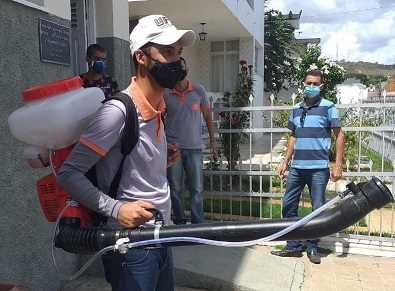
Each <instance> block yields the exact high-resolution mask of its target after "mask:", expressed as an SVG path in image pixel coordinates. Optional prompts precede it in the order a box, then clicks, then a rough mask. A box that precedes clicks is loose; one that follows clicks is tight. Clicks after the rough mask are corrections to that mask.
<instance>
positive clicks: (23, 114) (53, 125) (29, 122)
mask: <svg viewBox="0 0 395 291" xmlns="http://www.w3.org/2000/svg"><path fill="white" fill-rule="evenodd" d="M82 85H83V82H82V80H81V78H79V77H72V78H67V79H63V80H59V81H55V82H51V83H48V84H44V85H40V86H37V87H33V88H30V89H27V90H25V91H23V92H22V101H23V103H24V106H23V107H21V108H19V109H17V110H16V111H14V112H13V113H12V114H11V115H10V116H9V118H8V124H9V127H10V130H11V133H12V134H13V135H14V136H15V137H16V138H17V139H19V140H21V141H23V142H26V143H28V144H29V146H28V147H26V148H25V150H24V152H23V155H24V157H25V159H26V160H27V162H28V164H29V165H30V166H31V167H32V168H34V169H37V168H43V167H48V166H50V167H51V169H52V173H51V174H49V175H47V176H45V177H43V178H41V179H39V180H38V181H37V183H36V184H37V192H38V199H39V201H40V204H41V208H42V210H43V212H44V215H45V217H46V219H47V220H48V221H49V222H55V221H56V220H57V218H58V217H59V214H60V213H61V211H62V210H63V209H64V208H65V206H66V205H69V207H67V209H66V210H65V211H64V212H63V214H62V217H63V218H64V219H63V222H67V224H68V223H76V221H77V222H78V225H80V226H81V227H86V226H88V225H89V223H90V222H89V221H90V213H89V210H88V209H87V208H86V207H85V206H83V205H82V204H80V203H78V202H77V201H75V200H73V199H72V198H71V197H70V196H69V195H68V194H67V193H66V192H65V191H63V189H61V188H60V187H59V186H58V185H57V183H56V175H57V172H58V171H59V168H60V166H61V165H62V164H63V162H64V161H65V160H66V158H67V156H68V155H69V154H70V152H71V151H72V149H73V148H74V145H75V143H76V142H77V141H78V139H79V138H80V135H81V134H82V133H83V131H84V130H85V129H86V128H87V127H88V125H89V122H90V121H91V119H92V117H93V115H94V113H95V112H96V111H97V110H98V109H99V107H100V106H101V101H102V100H103V99H104V94H103V92H102V90H101V89H100V88H85V89H84V88H83V87H82Z"/></svg>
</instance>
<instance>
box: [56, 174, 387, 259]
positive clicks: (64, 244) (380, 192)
mask: <svg viewBox="0 0 395 291" xmlns="http://www.w3.org/2000/svg"><path fill="white" fill-rule="evenodd" d="M347 188H348V190H350V191H351V192H353V194H354V196H351V197H349V198H347V199H345V200H344V201H342V202H341V203H339V204H338V205H336V206H335V207H333V208H332V209H329V210H326V211H324V212H322V213H321V214H319V215H318V216H316V217H315V218H313V219H312V220H310V221H309V222H307V223H306V224H304V225H302V226H301V227H299V228H297V229H295V230H293V231H291V232H289V233H287V234H284V235H283V236H281V237H278V238H277V239H275V240H306V239H315V238H320V237H324V236H328V235H331V234H334V233H337V232H339V231H341V230H343V229H345V228H347V227H349V226H351V225H353V224H354V223H356V222H358V221H359V220H360V219H362V218H363V217H365V216H366V215H367V214H369V212H371V211H372V210H374V209H375V208H377V209H380V208H382V207H384V206H385V205H387V204H388V203H390V202H393V201H394V197H393V195H392V194H391V192H390V191H389V189H388V188H387V186H385V185H384V183H382V182H381V181H380V180H379V179H378V178H376V177H373V178H372V179H371V180H370V181H369V182H365V183H358V184H357V185H355V184H354V183H350V184H348V185H347ZM298 220H299V218H283V219H270V220H260V221H229V222H213V223H202V224H191V225H176V226H164V227H161V228H160V231H159V236H156V238H170V237H196V238H203V239H210V240H218V241H231V242H240V241H249V240H256V239H260V238H264V237H267V236H269V235H272V234H274V233H277V232H279V231H281V230H283V229H285V228H286V227H288V226H290V225H292V224H293V223H295V222H296V221H298ZM119 238H129V239H130V242H141V241H146V240H152V239H154V228H134V229H121V230H114V229H106V228H78V227H75V226H63V227H61V228H60V230H59V233H58V235H57V237H56V241H55V246H56V247H58V248H62V249H63V250H65V251H67V252H70V253H75V254H93V253H96V252H98V251H99V250H101V249H103V248H105V247H107V246H111V245H114V244H115V243H116V241H117V240H118V239H119ZM191 244H196V243H194V242H176V241H174V242H169V243H164V244H162V245H163V246H180V245H191ZM147 246H150V245H147Z"/></svg>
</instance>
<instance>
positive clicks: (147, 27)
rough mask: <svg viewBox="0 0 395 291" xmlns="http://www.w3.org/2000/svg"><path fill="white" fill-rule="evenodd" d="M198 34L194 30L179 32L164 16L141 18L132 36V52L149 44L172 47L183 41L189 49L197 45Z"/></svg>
mask: <svg viewBox="0 0 395 291" xmlns="http://www.w3.org/2000/svg"><path fill="white" fill-rule="evenodd" d="M195 39H196V34H195V32H193V31H192V30H179V29H177V28H176V27H175V26H174V25H173V23H172V22H171V20H170V19H169V18H167V17H166V16H163V15H149V16H145V17H143V18H141V19H140V20H139V22H138V23H137V25H136V27H135V28H134V29H133V31H132V33H131V34H130V50H131V52H132V55H133V54H134V52H135V51H136V50H137V49H139V48H141V47H142V46H144V45H145V44H147V43H149V42H153V43H157V44H161V45H170V44H173V43H175V42H177V41H178V40H181V42H182V45H183V46H185V47H187V46H191V45H193V44H194V43H195Z"/></svg>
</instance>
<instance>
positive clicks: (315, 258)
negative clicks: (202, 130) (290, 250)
mask: <svg viewBox="0 0 395 291" xmlns="http://www.w3.org/2000/svg"><path fill="white" fill-rule="evenodd" d="M307 257H308V258H309V260H310V262H312V263H313V264H321V258H320V256H319V255H318V252H317V251H307Z"/></svg>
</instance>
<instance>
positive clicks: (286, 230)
mask: <svg viewBox="0 0 395 291" xmlns="http://www.w3.org/2000/svg"><path fill="white" fill-rule="evenodd" d="M342 194H344V192H343V193H342ZM341 198H342V196H340V195H338V196H336V197H335V198H333V199H332V200H330V201H329V202H327V203H326V204H324V205H322V206H321V207H320V208H318V209H316V210H315V211H313V212H311V213H310V214H308V215H306V216H305V217H303V218H302V219H300V220H298V221H297V222H295V223H293V224H291V225H290V226H288V227H286V228H284V229H282V230H280V231H278V232H276V233H274V234H272V235H269V236H267V237H264V238H260V239H256V240H250V241H242V242H228V241H217V240H210V239H203V238H197V237H169V238H159V239H151V240H145V241H139V242H133V243H128V248H136V247H142V246H146V245H152V244H161V243H170V242H192V243H197V244H206V245H215V246H222V247H248V246H253V245H257V244H260V243H263V242H268V241H272V240H274V239H276V238H278V237H281V236H283V235H285V234H287V233H289V232H291V231H293V230H294V229H296V228H298V227H300V226H302V225H304V224H306V223H307V222H309V221H310V220H311V219H313V218H314V217H316V216H317V215H318V214H320V213H321V212H322V211H324V210H325V209H326V208H328V207H330V206H332V205H334V204H335V203H337V202H338V201H339V200H340V199H341Z"/></svg>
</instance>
